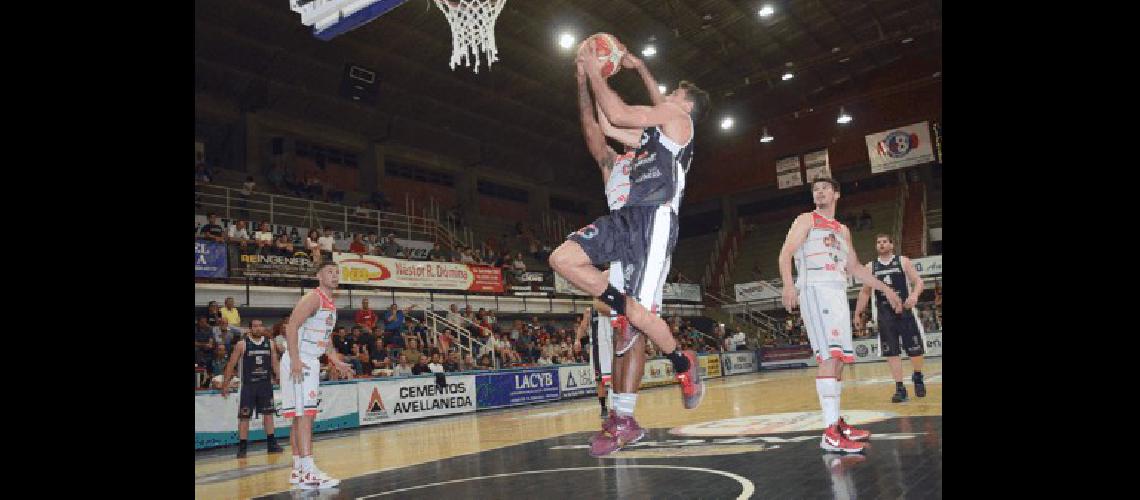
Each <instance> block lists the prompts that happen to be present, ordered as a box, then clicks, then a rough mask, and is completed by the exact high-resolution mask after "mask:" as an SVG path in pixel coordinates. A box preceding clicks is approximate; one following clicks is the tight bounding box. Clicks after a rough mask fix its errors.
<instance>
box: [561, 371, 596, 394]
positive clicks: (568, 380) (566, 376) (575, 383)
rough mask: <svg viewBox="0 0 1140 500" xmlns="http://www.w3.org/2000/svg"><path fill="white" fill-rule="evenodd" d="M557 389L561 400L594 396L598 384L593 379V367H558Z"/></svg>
mask: <svg viewBox="0 0 1140 500" xmlns="http://www.w3.org/2000/svg"><path fill="white" fill-rule="evenodd" d="M558 387H559V390H560V391H562V397H563V398H573V397H577V396H582V395H586V394H596V393H597V392H598V382H597V381H596V380H595V379H594V367H592V366H590V365H588V364H586V365H569V366H567V365H563V366H559V367H558Z"/></svg>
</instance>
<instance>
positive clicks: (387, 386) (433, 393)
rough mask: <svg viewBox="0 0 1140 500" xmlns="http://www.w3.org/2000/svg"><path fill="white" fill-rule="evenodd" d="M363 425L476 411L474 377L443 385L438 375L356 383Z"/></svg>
mask: <svg viewBox="0 0 1140 500" xmlns="http://www.w3.org/2000/svg"><path fill="white" fill-rule="evenodd" d="M356 403H357V411H358V413H359V414H360V425H362V426H364V425H374V424H382V423H385V422H398V421H400V420H411V419H416V418H424V417H434V416H437V415H454V414H458V413H468V412H473V411H475V376H474V375H449V376H447V383H446V384H445V385H444V386H442V387H441V386H438V385H436V381H435V376H434V375H433V376H421V377H409V378H399V379H394V380H379V381H370V382H360V383H357V384H356Z"/></svg>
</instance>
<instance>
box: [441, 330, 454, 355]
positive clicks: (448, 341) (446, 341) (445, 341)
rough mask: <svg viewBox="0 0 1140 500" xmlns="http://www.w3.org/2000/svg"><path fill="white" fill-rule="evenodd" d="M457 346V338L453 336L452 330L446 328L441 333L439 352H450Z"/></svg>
mask: <svg viewBox="0 0 1140 500" xmlns="http://www.w3.org/2000/svg"><path fill="white" fill-rule="evenodd" d="M453 345H455V336H454V335H452V333H451V329H450V328H444V329H443V331H441V332H440V333H439V350H440V351H442V352H450V351H451V346H453Z"/></svg>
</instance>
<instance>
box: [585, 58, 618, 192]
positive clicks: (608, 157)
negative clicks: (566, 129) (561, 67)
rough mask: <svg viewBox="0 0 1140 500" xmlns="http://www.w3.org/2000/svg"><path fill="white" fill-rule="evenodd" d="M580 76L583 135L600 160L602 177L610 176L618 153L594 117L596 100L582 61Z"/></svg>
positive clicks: (597, 159)
mask: <svg viewBox="0 0 1140 500" xmlns="http://www.w3.org/2000/svg"><path fill="white" fill-rule="evenodd" d="M577 66H578V67H577V77H578V114H579V117H580V118H581V122H582V136H583V137H585V139H586V147H587V148H589V150H590V156H593V157H594V161H596V162H598V167H599V168H601V169H602V177H604V178H607V179H608V178H609V170H610V168H611V167H612V166H613V164H614V158H615V157H616V156H617V153H615V152H614V150H613V148H611V147H610V146H609V145H608V144H606V137H605V135H604V133H603V130H602V127H601V126H600V125H599V124H598V121H597V119H595V118H594V101H593V99H591V98H590V89H589V88H587V87H586V74H585V69H584V68H583V66H582V63H581V62H579V63H578V65H577Z"/></svg>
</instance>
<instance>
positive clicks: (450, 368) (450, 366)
mask: <svg viewBox="0 0 1140 500" xmlns="http://www.w3.org/2000/svg"><path fill="white" fill-rule="evenodd" d="M443 371H445V372H449V373H450V372H457V371H459V353H458V352H453V353H451V354H448V355H447V361H445V362H444V363H443Z"/></svg>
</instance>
